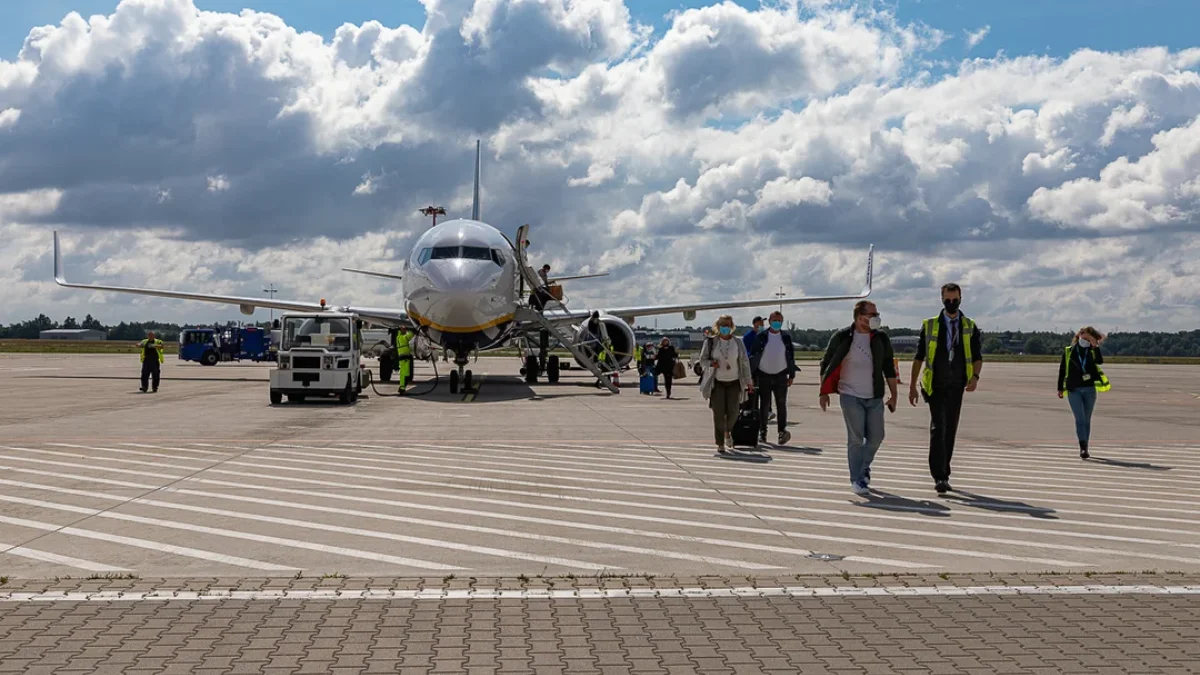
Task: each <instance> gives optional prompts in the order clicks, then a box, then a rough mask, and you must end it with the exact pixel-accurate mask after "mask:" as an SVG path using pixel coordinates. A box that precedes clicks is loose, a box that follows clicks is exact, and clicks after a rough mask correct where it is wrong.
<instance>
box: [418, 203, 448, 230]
mask: <svg viewBox="0 0 1200 675" xmlns="http://www.w3.org/2000/svg"><path fill="white" fill-rule="evenodd" d="M419 212H420V213H423V214H425V215H427V216H433V226H434V227H436V226H437V217H438V216H444V215H446V209H444V208H442V207H440V206H426V207H425V208H423V209H419Z"/></svg>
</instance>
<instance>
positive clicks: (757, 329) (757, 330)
mask: <svg viewBox="0 0 1200 675" xmlns="http://www.w3.org/2000/svg"><path fill="white" fill-rule="evenodd" d="M766 329H767V327H766V326H763V325H761V324H759V326H758V327H757V328H755V329H754V332H755V333H761V332H763V331H764V330H766Z"/></svg>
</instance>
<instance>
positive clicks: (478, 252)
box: [417, 246, 504, 267]
mask: <svg viewBox="0 0 1200 675" xmlns="http://www.w3.org/2000/svg"><path fill="white" fill-rule="evenodd" d="M456 259H457V260H490V261H492V262H494V263H496V264H497V265H498V266H500V267H504V256H503V255H502V254H501V253H500V251H497V250H496V249H492V248H487V247H484V246H434V247H433V248H426V249H422V250H421V255H420V256H419V257H418V258H417V264H418V265H424V264H425V263H427V262H429V261H430V260H456Z"/></svg>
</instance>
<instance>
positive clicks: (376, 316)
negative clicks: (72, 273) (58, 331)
mask: <svg viewBox="0 0 1200 675" xmlns="http://www.w3.org/2000/svg"><path fill="white" fill-rule="evenodd" d="M54 281H55V283H57V284H58V285H59V286H64V287H66V288H82V289H85V290H90V291H106V292H110V293H130V294H133V295H149V296H154V297H158V298H174V299H177V300H198V301H200V302H214V303H219V304H225V305H238V306H239V308H240V309H241V310H242V313H244V314H250V313H252V312H254V310H255V308H257V307H263V308H268V309H271V308H273V309H282V310H285V311H293V312H320V311H325V310H330V311H332V310H334V309H340V310H342V311H349V312H356V313H358V314H360V315H362V317H363V318H364V319H369V320H372V321H374V322H376V323H379V324H382V325H387V326H398V325H400V324H401V323H402V322H404V321H405V320H406V315H405V313H404V312H402V311H400V310H395V309H378V308H370V307H341V308H334V307H329V306H325V305H322V304H320V303H316V302H304V301H301V300H272V299H267V298H250V297H243V296H237V295H216V294H212V293H190V292H186V291H168V290H159V289H153V288H130V287H126V286H102V285H95V284H76V283H71V282H69V281H67V279H66V277H65V276H64V274H63V263H62V251H61V248H60V246H59V243H58V231H57V230H55V232H54Z"/></svg>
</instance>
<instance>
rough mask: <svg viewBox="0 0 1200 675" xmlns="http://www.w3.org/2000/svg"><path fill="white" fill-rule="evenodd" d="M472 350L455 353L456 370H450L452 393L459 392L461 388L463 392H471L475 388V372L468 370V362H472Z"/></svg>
mask: <svg viewBox="0 0 1200 675" xmlns="http://www.w3.org/2000/svg"><path fill="white" fill-rule="evenodd" d="M469 354H470V352H466V351H459V352H455V354H454V366H455V370H452V371H450V393H451V394H457V393H459V390H460V389H461V391H462V393H464V394H466V393H470V392H472V391H474V390H475V378H474V374H473V373H472V372H471V371H470V370H467V369H466V367H467V364H468V363H470V359H469V358H468V357H469Z"/></svg>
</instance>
